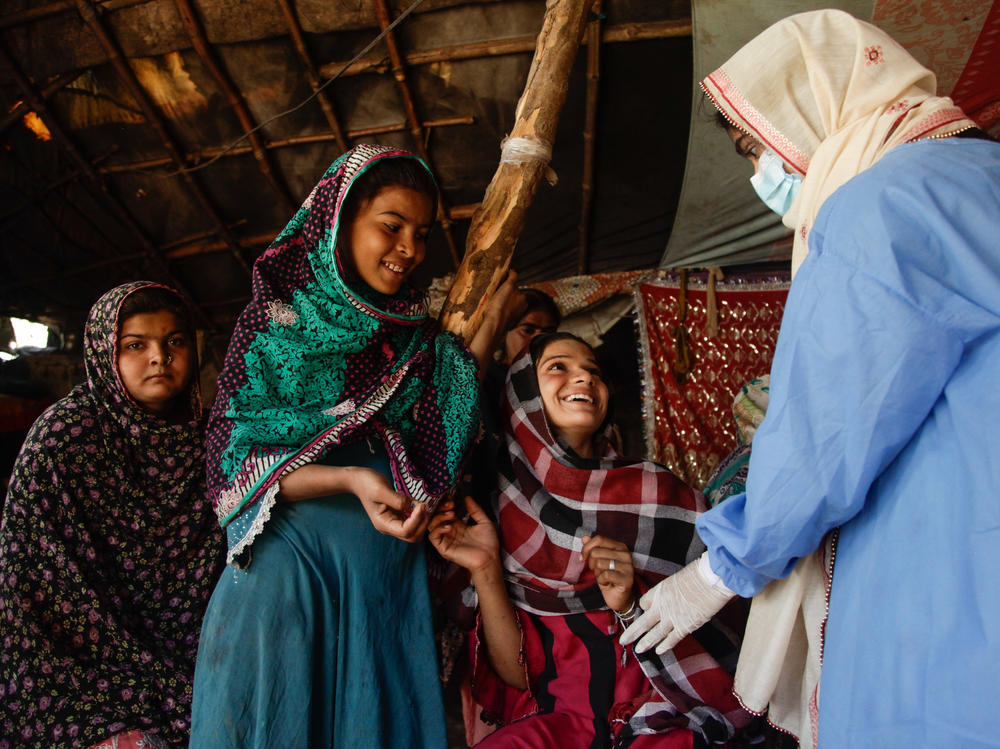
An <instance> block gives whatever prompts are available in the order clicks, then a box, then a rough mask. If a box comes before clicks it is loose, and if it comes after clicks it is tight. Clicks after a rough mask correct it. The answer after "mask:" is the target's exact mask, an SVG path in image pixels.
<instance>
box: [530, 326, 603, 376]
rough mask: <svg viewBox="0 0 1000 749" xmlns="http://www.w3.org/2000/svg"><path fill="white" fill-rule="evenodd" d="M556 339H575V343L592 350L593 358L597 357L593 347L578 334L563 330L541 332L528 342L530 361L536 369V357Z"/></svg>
mask: <svg viewBox="0 0 1000 749" xmlns="http://www.w3.org/2000/svg"><path fill="white" fill-rule="evenodd" d="M556 341H576V342H577V343H582V344H583V345H584V346H586V347H587V348H589V349H590V350H591V351H593V352H594V358H595V359H596V358H597V352H596V351H594V347H593V346H591V345H590V344H589V343H587V342H586V341H585V340H583V339H582V338H580V336H578V335H573V334H572V333H567V332H565V331H563V332H559V331H556V332H555V333H542V335H536V336H535V337H534V338H532V339H531V341H530V342H529V343H528V351H530V352H531V361H532V362H533V363H534V365H535V369H538V359H539V357H540V356H541V355H542V352H543V351H545V347H546V346H548V345H549V344H550V343H555V342H556Z"/></svg>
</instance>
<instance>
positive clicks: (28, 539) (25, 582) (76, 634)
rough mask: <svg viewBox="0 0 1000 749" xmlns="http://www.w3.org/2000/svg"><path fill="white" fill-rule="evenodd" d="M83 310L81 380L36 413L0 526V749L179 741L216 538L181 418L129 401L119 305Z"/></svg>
mask: <svg viewBox="0 0 1000 749" xmlns="http://www.w3.org/2000/svg"><path fill="white" fill-rule="evenodd" d="M151 286H152V287H157V286H159V284H153V283H149V282H141V281H140V282H134V283H129V284H125V285H123V286H119V287H117V288H115V289H112V290H111V291H109V292H108V293H106V294H105V295H104V296H102V297H101V298H100V299H99V300H98V301H97V302H96V303H95V304H94V306H93V308H92V309H91V311H90V317H89V319H88V321H87V327H86V332H85V336H84V347H85V350H84V357H85V363H86V370H87V382H85V383H83V384H81V385H78V386H76V387H75V388H74V389H73V390H72V391H71V392H70V393H69V395H67V396H66V397H65V398H63V399H62V400H60V401H58V402H57V403H55V404H54V405H53V406H51V407H50V408H49V409H48V410H47V411H46V412H45V413H43V414H42V415H41V416H40V417H39V418H38V420H37V421H36V422H35V424H34V426H32V428H31V430H30V432H29V433H28V436H27V439H26V440H25V442H24V446H23V447H22V449H21V453H20V455H19V456H18V458H17V462H16V464H15V466H14V472H13V475H12V477H11V484H10V489H9V495H8V498H7V502H6V505H5V507H4V510H3V521H2V526H0V749H7V748H8V747H15V746H46V747H47V746H72V747H77V746H84V747H86V746H90V745H91V744H94V743H96V742H98V741H100V740H101V739H104V738H106V737H108V736H110V735H113V734H115V733H118V732H121V731H124V730H129V729H142V730H144V731H146V732H148V733H150V734H156V735H158V736H159V737H161V738H163V739H165V740H167V741H169V742H172V743H173V742H176V743H179V744H186V742H187V734H188V730H189V727H190V719H191V684H192V681H193V677H194V659H195V652H196V649H197V644H198V635H199V630H200V627H201V618H202V614H203V611H204V608H205V606H206V604H207V602H208V597H209V595H210V593H211V590H212V587H213V586H214V583H215V580H216V578H217V576H218V573H219V571H220V569H221V566H222V561H223V549H224V543H223V539H222V536H221V534H220V533H219V531H218V529H217V526H216V525H215V522H214V514H213V512H212V507H211V503H210V502H209V501H208V499H207V496H206V491H205V476H204V468H203V447H202V431H201V428H202V422H201V413H200V410H201V406H200V398H199V395H198V386H197V381H196V380H197V378H195V381H194V382H193V383H192V385H191V386H190V392H189V393H188V396H189V398H190V402H191V405H192V412H191V418H190V420H189V421H187V422H186V423H183V424H176V425H175V424H169V423H168V422H166V421H164V420H163V419H161V418H159V417H158V416H156V415H154V414H152V413H150V412H147V411H146V410H144V409H143V408H142V407H141V406H139V405H137V404H136V403H135V402H134V401H133V400H132V399H131V398H130V396H129V395H128V392H127V391H126V390H125V387H124V386H123V384H122V382H121V378H120V376H119V374H118V367H117V350H118V331H119V327H120V321H119V319H118V314H119V310H120V308H121V304H122V302H123V301H124V300H125V298H126V297H127V296H128V295H129V294H131V293H133V292H135V291H137V290H139V289H142V288H147V287H151Z"/></svg>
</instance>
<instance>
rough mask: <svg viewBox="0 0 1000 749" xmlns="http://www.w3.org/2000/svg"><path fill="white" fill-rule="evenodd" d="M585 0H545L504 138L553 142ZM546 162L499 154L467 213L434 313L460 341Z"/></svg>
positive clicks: (501, 271) (471, 327)
mask: <svg viewBox="0 0 1000 749" xmlns="http://www.w3.org/2000/svg"><path fill="white" fill-rule="evenodd" d="M592 2H593V0H549V2H548V3H547V5H546V10H545V19H544V21H543V22H542V30H541V31H540V32H539V34H538V41H537V44H536V46H535V56H534V58H533V59H532V61H531V69H530V70H529V71H528V80H527V83H525V86H524V93H522V94H521V99H520V101H518V103H517V110H516V112H515V121H514V127H513V129H512V130H511V133H510V138H512V139H513V138H528V139H532V140H535V141H538V142H542V143H546V144H549V145H551V144H552V142H553V140H554V139H555V134H556V125H557V124H558V122H559V113H560V112H561V111H562V106H563V103H564V102H565V101H566V91H567V89H568V88H569V74H570V71H571V70H572V68H573V60H574V59H575V58H576V53H577V50H578V49H579V47H580V37H581V36H582V34H583V29H584V27H585V25H586V22H587V10H588V9H589V8H590V6H591V4H592ZM547 168H548V163H547V162H546V161H542V160H539V159H530V160H528V161H525V162H524V163H509V162H507V161H504V160H502V159H501V162H500V166H499V168H498V169H497V171H496V173H495V174H494V175H493V180H492V181H491V182H490V184H489V186H488V187H487V188H486V194H485V195H484V197H483V202H482V205H481V206H480V207H479V210H477V211H476V213H475V214H473V216H472V225H471V226H470V227H469V234H468V237H467V239H466V243H465V257H464V258H463V259H462V264H461V265H460V266H459V268H458V271H457V272H456V274H455V283H454V284H453V285H452V287H451V292H450V293H449V294H448V298H447V300H445V303H444V308H443V309H442V313H441V327H442V328H444V329H445V330H449V331H451V332H453V333H455V334H457V335H459V336H461V337H462V338H463V339H464V340H465V341H467V342H468V341H471V340H472V337H473V336H474V335H475V333H476V331H477V330H478V329H479V326H480V324H481V323H482V319H483V313H484V312H485V309H486V305H487V304H488V303H489V300H490V297H491V296H492V295H493V293H494V292H495V291H496V290H497V287H498V286H499V285H500V282H501V281H502V280H503V278H504V275H505V274H506V273H507V269H508V268H509V267H510V261H511V258H512V257H513V255H514V247H515V245H516V244H517V240H518V238H519V237H520V236H521V231H522V230H523V229H524V220H525V214H526V211H527V209H528V206H529V205H531V200H532V198H533V197H534V196H535V191H536V190H537V189H538V183H539V181H540V180H541V178H542V176H543V175H544V173H545V171H546V169H547Z"/></svg>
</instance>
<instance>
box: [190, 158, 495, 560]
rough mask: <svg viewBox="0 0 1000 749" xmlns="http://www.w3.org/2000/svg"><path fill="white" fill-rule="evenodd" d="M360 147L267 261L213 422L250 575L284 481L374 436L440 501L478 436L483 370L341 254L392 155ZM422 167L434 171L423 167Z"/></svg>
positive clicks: (417, 491) (406, 484)
mask: <svg viewBox="0 0 1000 749" xmlns="http://www.w3.org/2000/svg"><path fill="white" fill-rule="evenodd" d="M390 158H411V159H415V158H416V157H415V156H414V155H413V154H410V153H407V152H406V151H399V150H394V149H390V148H385V147H381V146H368V145H361V146H357V147H355V148H354V149H352V150H351V151H348V152H347V153H346V154H344V155H343V156H341V157H340V158H339V159H338V160H337V161H336V162H335V163H334V164H333V166H331V167H330V168H329V169H328V170H327V172H326V174H325V175H324V176H323V179H322V180H321V181H320V183H319V184H318V185H317V186H316V187H315V188H314V189H313V191H312V193H311V194H310V196H309V197H308V198H307V199H306V201H305V203H304V204H303V205H302V207H301V208H300V209H299V211H298V213H296V214H295V216H294V218H292V220H291V221H290V222H289V224H288V226H287V227H285V230H284V231H283V232H282V233H281V235H280V236H278V238H277V239H275V240H274V242H273V243H272V244H271V246H270V247H269V248H268V249H267V251H266V252H265V253H264V254H263V255H261V257H260V258H259V259H258V260H257V262H256V263H255V264H254V269H253V299H252V300H251V302H250V303H249V304H248V305H247V307H246V309H244V310H243V313H242V314H241V315H240V318H239V320H238V322H237V324H236V329H235V331H234V333H233V338H232V340H231V342H230V344H229V351H228V353H227V355H226V362H225V366H224V368H223V371H222V373H221V374H220V376H219V391H218V396H217V398H216V401H215V405H214V407H213V408H212V412H211V415H210V417H209V427H208V439H207V455H208V481H209V488H210V490H211V495H212V499H213V502H214V504H215V508H216V513H217V514H218V516H219V522H220V523H221V525H222V526H223V527H225V528H226V529H227V533H228V537H229V555H228V561H229V562H231V563H235V564H236V565H237V566H241V564H242V563H246V561H247V560H248V558H249V556H248V555H244V554H243V552H244V551H247V550H248V549H249V546H250V544H251V542H252V541H253V539H254V538H255V537H256V536H257V535H258V534H259V533H260V531H261V529H262V528H263V526H264V524H265V523H266V522H267V520H268V518H269V516H270V510H271V507H272V506H273V505H274V502H275V501H276V498H277V492H278V480H279V479H280V478H281V476H282V475H284V474H286V473H288V472H289V471H293V470H295V469H296V468H299V467H300V466H303V465H306V464H307V463H310V462H314V461H316V460H318V459H320V458H321V457H322V456H323V455H324V454H326V453H327V452H328V451H329V450H330V449H331V448H333V447H336V446H338V445H345V444H349V443H352V442H357V441H358V440H361V439H365V438H369V437H373V438H377V439H380V440H381V441H382V442H383V443H384V445H385V447H386V450H387V451H388V454H389V460H390V465H391V468H392V478H393V481H394V483H395V486H396V488H397V490H398V491H400V492H402V493H404V494H406V495H408V496H410V497H412V498H413V499H414V500H416V501H419V502H426V503H428V504H430V505H432V506H433V505H435V504H436V503H437V501H438V500H439V499H440V498H441V496H442V495H444V494H446V493H447V492H448V491H449V490H450V489H451V488H452V486H453V485H454V483H455V480H456V477H457V475H458V472H459V469H460V466H461V463H462V461H463V458H464V456H465V453H466V451H467V449H468V447H469V446H470V444H471V442H472V440H473V438H474V437H475V434H476V430H477V428H478V421H479V413H478V406H477V404H478V387H479V385H478V374H477V365H476V362H475V360H474V359H473V357H472V356H471V354H470V353H469V351H468V349H467V348H466V347H465V345H464V344H463V343H462V341H461V340H459V339H458V338H457V337H455V336H454V335H452V334H450V333H442V332H440V331H439V330H438V329H437V327H436V324H435V323H434V321H433V320H431V319H430V318H428V316H427V306H426V301H425V298H424V296H423V294H421V293H418V292H416V291H415V290H413V289H411V288H409V287H408V286H404V287H403V289H401V290H400V292H399V293H398V294H396V295H395V296H392V297H387V296H384V295H382V294H379V293H378V292H376V291H374V290H373V289H371V288H369V287H368V286H367V285H366V284H364V283H363V282H362V281H351V282H350V285H349V283H348V281H347V280H346V276H345V272H344V265H343V263H342V260H341V257H340V251H339V250H338V247H337V236H338V229H339V219H340V215H341V208H342V205H343V201H344V198H345V196H346V195H347V193H348V191H349V190H350V187H351V185H352V184H353V183H354V181H355V180H356V179H357V178H358V177H359V176H360V175H361V174H363V173H364V172H365V171H366V170H367V169H369V168H371V167H372V166H373V165H375V164H377V163H378V162H379V161H380V160H381V159H390ZM421 163H422V162H421Z"/></svg>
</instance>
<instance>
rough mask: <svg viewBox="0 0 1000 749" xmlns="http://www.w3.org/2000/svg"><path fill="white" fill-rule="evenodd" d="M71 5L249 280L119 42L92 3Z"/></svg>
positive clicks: (84, 1) (231, 240)
mask: <svg viewBox="0 0 1000 749" xmlns="http://www.w3.org/2000/svg"><path fill="white" fill-rule="evenodd" d="M74 1H75V2H76V6H77V9H78V10H79V11H80V15H81V16H82V17H83V20H84V22H85V23H86V24H87V25H88V26H90V28H91V30H92V31H93V32H94V34H96V35H97V38H98V40H99V41H100V43H101V46H102V47H104V50H105V52H107V53H108V56H109V57H110V58H111V62H112V64H113V65H114V66H115V69H116V70H117V71H118V75H119V77H120V78H121V80H122V82H123V83H124V84H125V86H126V88H127V89H128V90H129V92H130V93H131V94H132V98H134V99H135V101H136V103H137V104H138V105H139V107H140V108H141V109H142V113H143V115H144V116H145V117H146V121H147V122H149V124H150V125H152V127H153V129H154V130H155V131H156V134H157V136H158V137H159V139H160V142H161V143H162V144H163V147H164V148H165V149H166V151H167V153H168V154H170V157H171V159H172V160H173V163H174V165H175V168H176V169H177V170H178V171H180V174H181V178H182V179H183V180H184V182H185V183H186V184H187V187H188V190H189V191H190V192H191V194H192V195H193V196H194V198H195V201H196V203H197V204H198V205H199V207H200V208H201V209H202V210H203V211H204V212H205V213H206V214H208V215H209V217H210V218H211V219H212V221H213V222H214V224H215V229H216V231H217V232H218V234H219V236H220V237H222V238H223V239H224V240H225V242H226V245H227V246H228V247H229V251H230V253H231V254H232V256H233V259H234V260H236V262H237V264H238V265H239V266H240V267H241V268H242V269H243V270H244V272H246V274H247V275H248V276H249V275H250V266H249V265H248V264H247V261H246V260H245V259H244V257H243V254H242V251H241V248H240V245H239V242H237V241H236V237H234V236H233V234H232V233H231V232H230V231H229V230H228V229H227V228H226V223H225V221H223V219H222V216H221V215H220V214H219V211H218V210H217V209H216V207H215V206H214V205H213V204H212V201H211V199H210V198H209V196H208V194H207V193H206V192H205V188H204V187H202V185H201V183H200V182H199V181H198V179H197V178H196V177H195V176H194V175H193V174H191V173H189V172H186V171H184V155H183V154H182V153H181V149H180V147H179V146H178V145H177V143H176V142H175V141H174V138H173V136H171V135H170V133H169V132H168V130H167V126H166V123H165V122H164V120H163V118H162V117H161V116H160V115H159V114H158V113H157V111H156V108H155V107H154V105H153V102H152V101H151V100H150V98H149V96H148V95H147V94H146V91H145V90H144V89H143V87H142V84H141V83H139V79H138V78H136V75H135V72H134V71H133V70H132V67H131V65H129V62H128V59H127V58H126V57H125V54H124V53H123V52H122V50H121V47H120V46H119V45H118V42H117V41H116V40H115V39H114V38H113V37H112V36H111V34H110V33H109V32H108V30H107V29H106V28H105V26H104V22H103V21H102V20H101V18H100V16H99V15H98V13H97V10H96V9H95V7H94V3H93V0H74Z"/></svg>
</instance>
